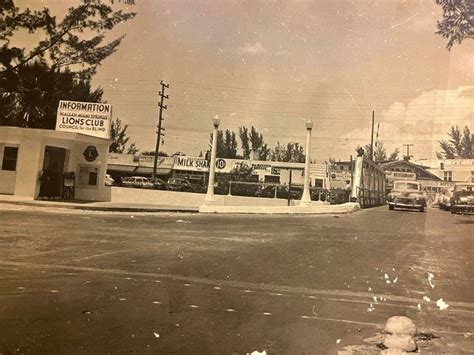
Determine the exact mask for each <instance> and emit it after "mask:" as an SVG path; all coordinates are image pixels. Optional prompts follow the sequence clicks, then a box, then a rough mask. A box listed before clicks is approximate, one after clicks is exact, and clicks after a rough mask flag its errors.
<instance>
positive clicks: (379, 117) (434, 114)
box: [342, 86, 474, 159]
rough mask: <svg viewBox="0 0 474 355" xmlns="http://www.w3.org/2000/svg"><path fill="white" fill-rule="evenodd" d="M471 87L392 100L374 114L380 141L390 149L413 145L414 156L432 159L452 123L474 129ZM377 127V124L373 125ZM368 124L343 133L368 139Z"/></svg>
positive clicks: (347, 135) (434, 91) (473, 98)
mask: <svg viewBox="0 0 474 355" xmlns="http://www.w3.org/2000/svg"><path fill="white" fill-rule="evenodd" d="M473 90H474V86H461V87H459V88H457V89H456V90H433V91H428V92H424V93H422V94H421V95H419V96H418V97H416V98H414V99H413V100H411V101H410V102H408V103H406V104H405V103H402V102H394V103H393V104H392V105H390V107H389V108H388V109H386V110H383V111H381V112H377V111H376V114H375V119H376V124H377V123H378V122H380V132H379V140H380V141H383V142H384V144H385V146H386V147H388V148H389V149H393V148H396V147H398V148H400V149H401V150H403V145H404V144H408V143H411V144H414V145H415V146H414V148H413V149H414V153H415V155H416V158H431V159H432V158H434V157H435V154H436V151H438V150H439V141H440V140H441V139H446V138H447V132H448V130H449V128H450V127H451V126H456V125H457V126H459V127H460V128H461V129H462V128H463V127H464V126H468V127H469V126H470V129H471V130H474V127H473V126H472V122H474V96H473V95H472V93H473ZM376 128H377V126H376ZM370 131H371V129H370V127H364V128H357V129H355V130H352V131H351V132H349V133H347V134H345V135H343V136H342V137H343V138H347V139H353V140H356V139H360V140H366V141H367V142H369V141H370Z"/></svg>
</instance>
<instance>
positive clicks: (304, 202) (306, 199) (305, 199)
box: [300, 121, 313, 206]
mask: <svg viewBox="0 0 474 355" xmlns="http://www.w3.org/2000/svg"><path fill="white" fill-rule="evenodd" d="M312 129H313V122H312V121H307V122H306V160H305V166H304V190H303V196H301V202H300V206H309V205H310V204H311V194H310V192H309V180H310V176H309V164H310V162H311V130H312Z"/></svg>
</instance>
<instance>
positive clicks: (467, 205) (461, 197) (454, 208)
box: [450, 182, 474, 213]
mask: <svg viewBox="0 0 474 355" xmlns="http://www.w3.org/2000/svg"><path fill="white" fill-rule="evenodd" d="M450 205H451V213H462V212H474V183H469V182H465V183H457V184H455V185H454V191H453V195H452V196H451V201H450Z"/></svg>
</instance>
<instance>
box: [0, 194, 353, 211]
mask: <svg viewBox="0 0 474 355" xmlns="http://www.w3.org/2000/svg"><path fill="white" fill-rule="evenodd" d="M160 192H162V193H169V194H170V195H171V194H173V192H163V191H160ZM174 194H179V195H180V196H179V197H180V199H174V198H173V197H174V196H175V195H172V196H169V197H168V198H156V199H151V198H149V199H142V198H140V197H141V196H140V195H137V196H129V199H128V201H125V200H120V199H118V200H116V202H93V201H77V200H76V201H62V200H32V199H28V198H27V197H19V196H12V195H2V194H0V204H10V205H21V206H34V207H49V208H63V209H75V210H85V211H105V212H181V213H199V212H200V213H220V214H314V215H317V214H320V215H324V214H348V213H353V212H356V211H358V210H360V206H359V204H357V203H345V204H342V205H329V204H323V203H318V202H312V203H311V205H310V206H306V207H303V206H298V205H296V206H295V205H294V206H286V205H284V204H286V200H281V199H262V198H251V197H241V196H216V200H217V201H216V204H215V205H212V206H206V205H204V204H203V201H202V202H201V200H204V195H203V194H189V195H196V196H197V197H196V196H185V195H187V194H186V193H182V192H179V193H176V192H175V193H174ZM183 197H188V198H187V200H186V199H183ZM193 197H194V199H193ZM196 198H199V200H197V199H196ZM129 201H130V202H129ZM131 201H144V202H142V203H136V202H131ZM153 201H162V202H164V203H163V204H157V203H153ZM185 201H186V202H185ZM185 203H186V204H185ZM278 204H281V205H278Z"/></svg>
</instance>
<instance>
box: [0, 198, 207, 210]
mask: <svg viewBox="0 0 474 355" xmlns="http://www.w3.org/2000/svg"><path fill="white" fill-rule="evenodd" d="M0 204H10V205H17V206H32V207H54V208H63V209H70V210H84V211H100V212H176V213H179V212H181V213H198V212H199V208H198V207H180V206H167V207H159V206H157V207H151V206H150V207H112V206H111V207H107V206H87V205H62V204H60V203H58V204H52V203H37V202H27V201H1V200H0Z"/></svg>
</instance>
